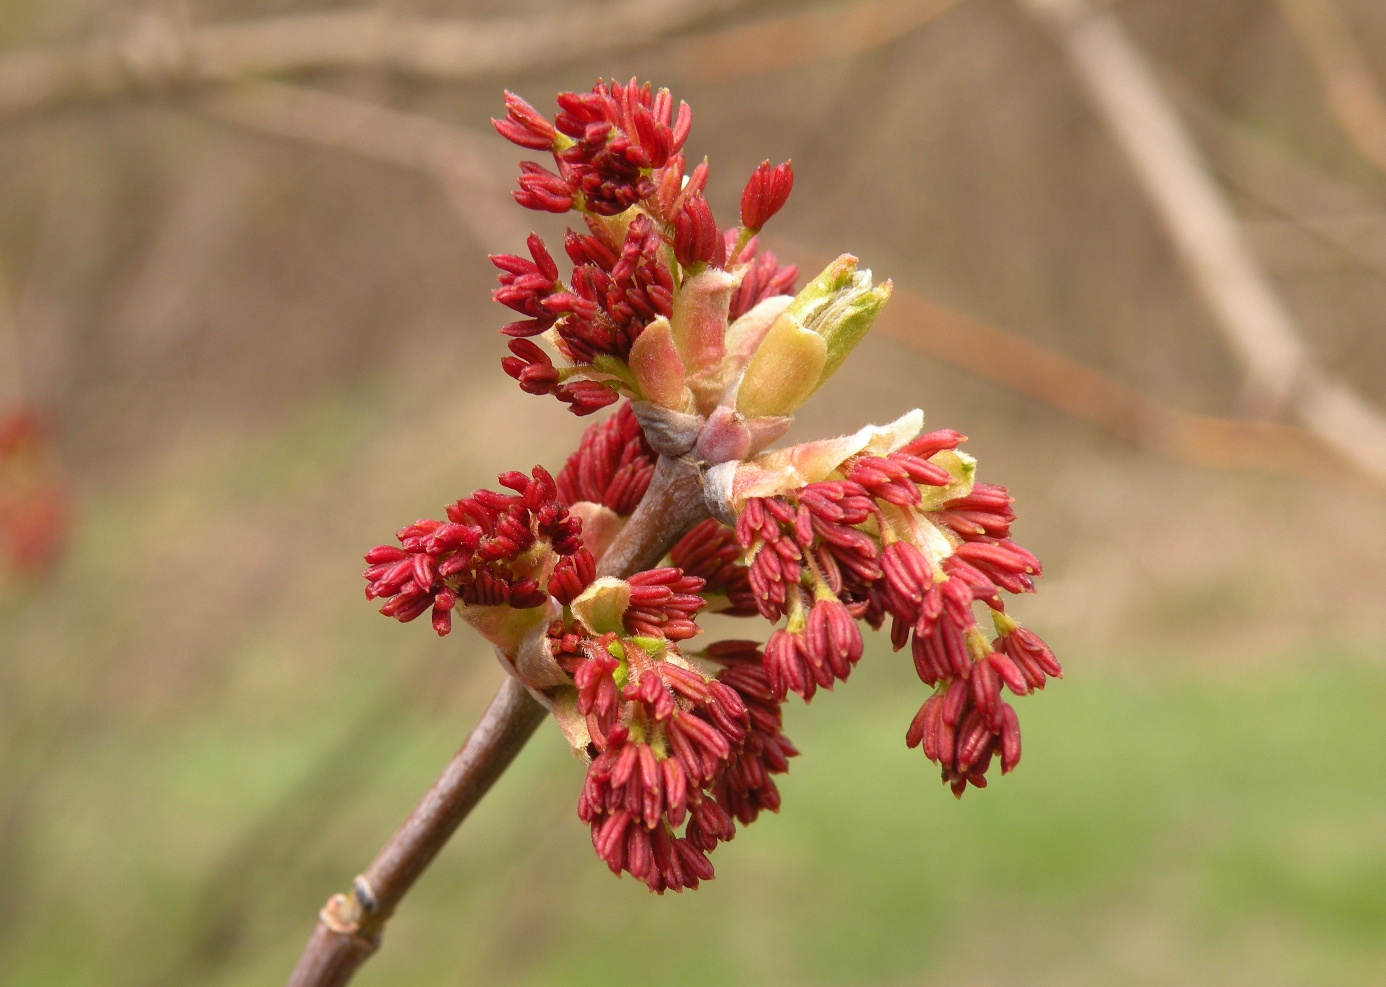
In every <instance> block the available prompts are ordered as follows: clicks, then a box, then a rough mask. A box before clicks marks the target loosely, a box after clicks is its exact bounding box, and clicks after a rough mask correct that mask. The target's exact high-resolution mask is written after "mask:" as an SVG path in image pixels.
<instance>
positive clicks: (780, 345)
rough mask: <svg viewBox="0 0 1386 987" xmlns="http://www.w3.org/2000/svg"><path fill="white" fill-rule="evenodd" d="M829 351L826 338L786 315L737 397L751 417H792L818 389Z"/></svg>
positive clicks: (750, 368) (764, 343)
mask: <svg viewBox="0 0 1386 987" xmlns="http://www.w3.org/2000/svg"><path fill="white" fill-rule="evenodd" d="M827 359H828V348H827V344H826V342H825V341H824V339H823V337H822V336H820V335H819V334H818V333H816V332H814V331H813V330H812V329H809V328H806V327H805V326H804V325H803V324H802V323H800V322H799V320H798V319H796V318H795V317H794V316H793V315H791V314H790V313H788V312H785V313H784V314H783V315H781V316H780V317H779V318H778V319H776V320H775V323H774V325H772V326H771V327H770V331H769V332H767V333H766V334H765V338H764V339H762V340H761V343H760V347H759V348H758V349H757V350H756V355H755V356H754V357H752V358H751V363H750V365H749V366H748V367H747V368H746V376H745V377H743V378H742V379H741V387H740V388H739V389H738V391H737V394H736V410H737V411H738V412H740V413H741V414H742V415H744V416H745V417H747V418H765V417H779V416H783V415H792V414H794V412H795V410H796V409H797V408H798V407H799V406H800V405H801V404H803V403H804V402H805V401H807V400H808V399H809V395H811V394H812V393H813V392H814V391H816V390H817V389H818V381H819V379H820V378H821V377H822V376H823V367H824V365H825V364H826V362H827Z"/></svg>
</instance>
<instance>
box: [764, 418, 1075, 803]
mask: <svg viewBox="0 0 1386 987" xmlns="http://www.w3.org/2000/svg"><path fill="white" fill-rule="evenodd" d="M907 417H909V416H907ZM902 421H903V420H902ZM899 424H900V423H897V426H898V425H899ZM916 430H917V429H916V428H915V426H914V425H913V423H907V424H906V427H905V429H903V430H900V429H898V428H897V429H892V430H891V431H893V432H894V433H895V434H891V432H887V433H885V434H880V435H871V434H862V433H858V436H856V437H854V440H849V441H847V442H845V443H844V442H841V441H839V442H837V443H824V444H821V445H820V447H819V448H817V449H814V450H813V451H812V454H810V455H808V456H803V457H800V459H799V462H798V464H797V465H798V467H799V468H801V469H802V468H808V469H809V470H810V472H811V473H812V474H813V475H817V474H818V473H822V475H823V476H824V479H821V480H819V479H814V480H812V481H811V482H807V483H802V484H798V483H797V480H798V479H799V478H800V477H801V476H802V474H801V473H799V471H798V470H796V469H792V468H790V467H788V465H787V463H786V462H785V461H784V459H783V457H777V456H776V455H775V454H773V453H772V454H770V455H769V456H767V457H764V458H763V461H762V462H761V463H757V464H751V465H748V467H747V468H746V469H745V470H744V471H743V475H742V477H740V478H739V479H741V480H742V481H743V482H744V483H745V484H746V486H747V487H748V488H755V487H761V488H763V487H764V486H765V485H766V484H767V483H772V484H773V483H774V482H775V481H774V480H773V478H772V477H773V475H774V474H775V473H776V472H777V471H778V472H780V473H782V474H792V478H788V479H787V480H785V481H783V482H788V483H789V484H791V485H790V486H788V487H787V488H786V489H784V490H783V491H782V492H779V493H776V494H774V495H772V496H752V497H748V498H746V500H745V504H744V508H743V509H742V512H741V514H740V517H739V519H738V522H737V538H738V541H739V542H740V544H741V545H742V547H743V548H744V549H746V551H747V553H748V557H749V558H750V579H751V586H752V591H753V592H754V594H755V599H756V603H757V606H758V608H759V610H760V613H761V614H762V616H764V617H765V618H766V619H768V620H772V621H778V620H779V619H780V618H781V617H787V619H786V622H785V626H784V627H783V628H781V629H779V630H776V631H775V632H774V634H772V635H771V638H770V642H769V644H767V646H766V662H767V670H768V671H769V673H770V681H771V684H772V685H773V686H774V688H775V690H776V694H777V695H780V696H783V695H784V694H785V693H786V692H795V693H798V694H799V695H800V696H802V697H803V698H804V699H805V700H808V699H810V698H812V696H813V694H814V692H815V690H816V689H818V688H832V686H833V684H834V683H835V682H837V681H840V680H843V679H845V678H846V677H847V675H848V674H849V673H850V671H851V667H852V665H853V664H855V662H856V660H857V659H858V658H860V656H861V650H862V646H861V636H860V634H859V632H858V630H857V626H856V618H859V619H862V620H864V621H865V622H866V623H867V624H869V625H870V626H871V627H873V628H879V627H881V626H882V625H883V624H884V623H885V621H886V619H887V618H889V620H890V622H891V626H890V637H891V642H892V644H893V645H894V646H895V648H896V650H899V649H900V648H903V647H904V646H905V645H906V644H909V645H910V649H911V653H912V655H913V658H914V667H915V671H916V673H917V674H918V676H919V678H920V680H921V681H922V682H923V683H924V684H925V685H928V686H931V687H934V689H935V692H934V695H933V696H931V697H930V698H929V699H928V700H927V701H926V702H925V703H924V705H923V707H922V708H921V709H920V712H919V714H918V716H916V718H915V721H914V723H913V725H912V726H911V728H910V731H909V733H908V734H907V743H908V744H909V746H911V747H917V746H920V745H921V743H922V745H923V749H924V752H925V754H926V755H927V756H928V757H929V758H930V760H933V761H935V762H936V763H938V764H939V765H940V766H941V768H942V771H943V777H944V780H945V781H947V782H948V783H949V784H950V785H951V786H952V788H953V791H954V792H955V793H956V794H958V795H961V794H962V792H963V791H964V789H965V788H966V787H967V786H968V785H969V784H970V785H973V786H975V787H979V788H980V787H985V785H986V771H987V768H988V767H989V766H990V764H991V761H992V759H993V755H995V754H999V755H1000V762H1001V770H1002V772H1003V773H1004V772H1007V771H1010V770H1011V769H1012V768H1014V767H1015V765H1016V763H1017V762H1018V761H1019V759H1020V728H1019V724H1018V722H1017V720H1016V716H1015V711H1014V709H1013V707H1011V705H1010V704H1009V703H1007V702H1006V701H1005V700H1004V699H1003V698H1002V696H1001V686H1002V685H1004V686H1005V687H1006V688H1007V689H1008V690H1009V691H1010V692H1011V693H1012V694H1013V695H1017V696H1023V695H1028V694H1029V693H1031V692H1033V691H1034V690H1036V689H1042V688H1043V687H1044V683H1045V681H1046V680H1047V679H1048V678H1050V677H1055V676H1058V675H1059V674H1060V668H1059V665H1058V663H1057V662H1056V661H1055V660H1054V657H1053V654H1052V653H1051V652H1050V651H1049V649H1048V648H1047V647H1045V646H1044V644H1043V642H1041V641H1040V640H1039V638H1038V637H1037V636H1035V635H1034V634H1033V633H1032V632H1030V631H1026V630H1024V629H1022V628H1020V627H1019V625H1018V624H1017V623H1016V622H1015V621H1014V620H1013V619H1012V618H1010V617H1009V616H1008V615H1007V614H1006V613H1005V604H1004V602H1003V600H1002V596H1001V593H1002V591H1003V590H1004V591H1005V592H1007V593H1012V594H1016V593H1030V592H1033V591H1034V580H1035V579H1036V578H1038V577H1039V575H1040V563H1039V560H1038V559H1036V558H1035V557H1034V556H1033V555H1031V554H1030V553H1029V552H1028V551H1026V550H1025V549H1024V548H1021V547H1020V546H1019V545H1017V544H1016V543H1015V542H1013V541H1011V539H1010V525H1011V523H1012V522H1013V521H1014V520H1015V514H1014V512H1013V511H1012V510H1011V498H1010V496H1009V495H1008V494H1007V492H1006V490H1005V488H1003V487H998V486H993V485H990V484H982V483H976V482H975V481H974V479H973V473H974V471H975V462H974V461H973V460H972V458H971V457H970V456H967V455H966V454H965V453H961V452H959V451H958V446H959V445H960V444H961V443H962V442H963V441H964V438H963V436H961V435H959V434H958V433H957V432H954V431H952V430H946V431H940V432H931V433H928V434H924V435H919V436H917V437H915V438H912V439H908V440H907V439H906V436H907V435H909V434H910V433H911V432H913V431H916ZM843 453H846V455H843ZM834 460H835V461H834ZM978 603H980V604H983V605H984V606H985V607H986V608H988V611H989V612H990V613H991V615H992V621H993V624H994V626H995V630H996V638H995V640H994V641H992V642H988V640H987V638H986V636H985V635H984V634H983V633H982V631H981V630H980V629H979V627H978V624H977V619H976V615H975V613H974V607H973V605H974V604H978ZM1015 654H1019V655H1021V656H1022V658H1021V660H1020V661H1017V660H1016V659H1015V658H1014V657H1013V655H1015Z"/></svg>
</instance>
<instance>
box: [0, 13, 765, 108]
mask: <svg viewBox="0 0 1386 987" xmlns="http://www.w3.org/2000/svg"><path fill="white" fill-rule="evenodd" d="M744 2H745V0H704V2H703V3H685V2H682V0H620V2H617V3H611V4H601V5H598V6H596V7H594V8H593V9H592V10H590V11H589V10H587V9H584V8H578V9H573V8H571V7H567V8H564V10H563V12H562V13H561V14H556V15H551V16H546V17H528V18H501V19H492V20H460V19H455V18H426V17H416V16H409V15H406V14H403V13H400V12H398V11H391V10H383V9H379V10H370V9H367V10H360V9H358V10H344V11H322V12H317V13H310V14H297V15H292V16H283V17H270V18H264V19H260V20H250V21H242V22H240V23H228V24H206V25H192V24H188V23H186V22H183V21H179V20H176V19H174V18H171V17H167V16H163V15H161V14H158V13H154V12H149V13H145V14H143V15H141V16H140V17H138V18H136V19H135V20H134V21H133V22H132V24H131V26H130V28H129V29H128V30H126V31H125V32H123V33H120V34H116V35H112V36H108V37H102V38H97V39H95V40H92V41H89V42H87V43H85V44H82V45H77V46H74V47H71V48H51V49H44V50H36V51H25V52H16V53H12V54H9V55H5V56H3V57H0V118H5V117H14V116H20V115H23V114H26V113H33V112H36V111H41V110H45V109H47V108H49V107H52V106H54V105H57V104H61V103H65V102H73V101H83V100H92V99H103V98H109V97H112V96H120V95H123V94H128V93H131V92H141V91H149V90H164V89H169V88H174V87H179V86H189V85H199V84H209V83H225V82H232V81H239V80H244V79H246V78H248V77H256V76H267V75H283V74H291V73H299V72H305V71H310V70H325V69H337V70H341V69H351V70H362V69H384V70H388V71H392V72H396V73H400V74H404V75H410V76H416V77H422V78H430V79H445V80H458V79H471V78H477V77H479V76H484V75H486V74H488V73H493V72H500V71H505V72H509V73H515V72H521V71H524V70H526V69H532V68H536V67H541V66H542V67H551V66H552V65H554V64H556V63H559V62H561V61H563V60H565V59H566V58H568V57H576V56H577V55H579V54H580V55H581V56H582V57H584V58H585V57H589V56H591V55H593V54H599V53H604V52H610V51H616V50H620V49H623V48H628V47H632V46H636V45H639V44H642V43H645V42H648V41H650V40H651V39H653V38H656V37H659V36H660V35H662V34H665V33H668V32H670V31H675V30H678V29H680V28H682V27H685V26H687V25H688V24H691V23H695V22H697V21H700V20H703V19H705V18H707V17H710V16H713V15H716V14H718V13H722V12H725V11H728V10H731V9H733V8H735V7H737V6H739V5H740V4H741V3H744ZM597 11H600V12H599V13H598V12H597ZM584 21H587V22H592V23H600V24H601V25H602V27H601V30H599V31H593V30H584V31H583V37H582V43H581V44H580V45H579V44H574V43H573V31H574V30H575V27H574V25H581V24H583V23H584ZM576 29H578V30H581V28H576Z"/></svg>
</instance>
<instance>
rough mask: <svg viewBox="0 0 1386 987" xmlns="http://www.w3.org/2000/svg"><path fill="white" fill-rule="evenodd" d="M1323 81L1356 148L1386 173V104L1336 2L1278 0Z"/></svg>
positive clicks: (1339, 122)
mask: <svg viewBox="0 0 1386 987" xmlns="http://www.w3.org/2000/svg"><path fill="white" fill-rule="evenodd" d="M1279 3H1280V9H1281V11H1282V12H1283V13H1284V15H1285V19H1286V20H1287V21H1288V22H1289V24H1290V27H1291V29H1292V30H1293V31H1294V33H1295V37H1297V38H1298V39H1299V43H1300V44H1301V45H1302V46H1303V47H1304V51H1305V54H1307V55H1308V56H1309V61H1310V63H1311V64H1312V65H1313V67H1314V72H1315V73H1316V74H1317V75H1318V77H1319V85H1320V86H1322V87H1323V91H1324V97H1325V99H1326V100H1327V101H1328V107H1329V109H1330V110H1332V111H1333V115H1334V116H1335V117H1337V119H1338V124H1339V125H1340V126H1341V127H1342V128H1343V132H1344V133H1346V134H1347V136H1348V139H1350V140H1351V141H1352V143H1353V144H1355V145H1356V146H1357V149H1358V150H1359V151H1361V152H1362V154H1363V155H1365V156H1366V157H1367V158H1368V159H1370V160H1371V161H1372V162H1373V163H1374V164H1376V166H1377V167H1378V168H1381V169H1383V170H1386V99H1383V98H1382V95H1381V90H1380V89H1379V88H1378V87H1377V84H1376V80H1375V79H1374V78H1373V77H1372V72H1371V68H1370V67H1369V66H1368V65H1367V59H1366V57H1365V55H1364V54H1363V52H1362V49H1361V48H1360V47H1359V46H1358V44H1357V42H1356V40H1354V38H1353V35H1352V28H1351V26H1350V25H1349V24H1348V22H1347V19H1346V18H1345V17H1344V16H1343V11H1342V9H1341V8H1340V7H1339V6H1338V4H1336V3H1334V2H1333V0H1279Z"/></svg>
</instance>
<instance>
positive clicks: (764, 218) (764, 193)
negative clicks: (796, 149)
mask: <svg viewBox="0 0 1386 987" xmlns="http://www.w3.org/2000/svg"><path fill="white" fill-rule="evenodd" d="M793 188H794V168H793V166H792V165H791V164H790V162H788V161H786V162H785V163H784V164H777V165H775V166H774V167H773V168H772V167H770V162H769V161H762V162H761V163H760V164H759V165H757V166H756V170H755V171H753V172H752V173H751V179H750V181H748V182H747V183H746V189H745V191H743V192H742V193H741V225H742V226H744V227H746V229H748V230H758V229H760V228H761V227H762V226H764V225H765V224H766V223H767V222H768V221H769V219H770V217H771V216H773V215H775V213H777V212H779V211H780V210H781V209H782V208H784V203H785V200H786V199H788V198H789V192H790V190H791V189H793Z"/></svg>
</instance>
